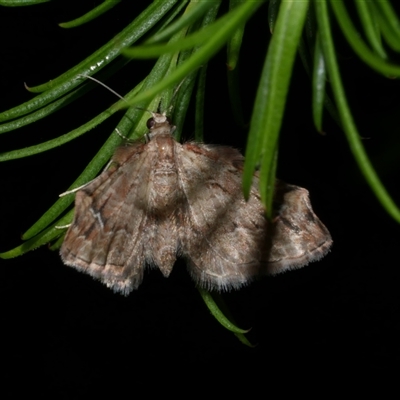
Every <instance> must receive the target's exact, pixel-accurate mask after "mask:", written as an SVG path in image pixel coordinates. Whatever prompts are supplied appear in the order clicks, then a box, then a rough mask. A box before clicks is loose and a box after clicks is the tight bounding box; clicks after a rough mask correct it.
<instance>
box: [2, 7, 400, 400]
mask: <svg viewBox="0 0 400 400" xmlns="http://www.w3.org/2000/svg"><path fill="white" fill-rule="evenodd" d="M55 3H57V4H55ZM133 3H137V2H122V4H120V5H119V6H118V7H116V8H115V9H114V10H112V11H111V12H110V13H108V14H106V15H104V16H102V17H101V18H100V19H99V20H97V21H94V22H92V23H91V24H89V25H88V26H85V27H81V28H76V29H70V30H65V29H61V28H59V27H58V25H57V23H59V22H62V21H66V20H70V19H73V18H75V17H77V16H79V15H81V14H83V13H84V12H85V11H87V10H89V9H90V8H91V7H92V6H93V5H96V4H97V3H96V2H89V1H87V2H85V1H82V2H81V3H80V5H79V8H78V6H76V7H75V6H74V7H72V6H71V5H70V2H68V1H59V2H53V3H50V4H44V5H40V6H35V7H26V8H14V9H8V8H1V9H0V30H1V37H2V47H1V62H0V71H1V72H0V91H1V94H2V95H1V99H0V105H1V107H0V111H3V110H7V109H8V108H10V107H12V106H16V105H18V104H20V103H22V102H24V101H27V100H29V99H30V98H32V96H33V95H32V94H30V93H29V92H27V91H26V90H25V89H24V87H23V82H26V83H27V84H28V86H34V85H37V84H40V83H44V82H46V81H48V80H50V79H53V78H55V77H57V76H58V75H59V74H61V73H62V72H64V71H66V70H67V69H69V68H70V67H72V66H74V65H75V64H76V63H77V62H79V61H81V60H82V59H83V58H85V57H86V56H88V55H89V54H91V53H92V52H93V51H95V50H96V49H97V48H98V47H100V46H101V45H103V44H104V43H106V42H107V41H108V40H110V39H111V38H112V37H113V36H114V35H115V34H116V33H118V32H119V31H120V30H121V29H122V28H124V27H125V26H126V25H127V24H128V23H129V22H130V21H131V20H132V18H134V16H135V15H137V13H138V12H139V9H135V6H134V4H133ZM139 3H140V2H139ZM143 3H144V2H143ZM136 7H137V6H136ZM266 16H267V7H265V6H264V7H263V8H261V9H260V10H259V11H258V13H257V15H255V16H254V17H253V18H252V20H251V21H250V22H249V24H248V27H247V28H246V34H245V38H244V43H243V48H242V55H241V65H240V68H241V71H240V72H241V79H242V91H243V97H242V100H243V106H244V108H245V111H246V113H247V114H246V116H247V117H249V115H250V112H251V109H252V106H253V102H254V98H255V90H256V87H257V81H258V78H259V76H260V72H261V68H262V64H263V60H264V57H265V52H266V49H267V45H268V40H269V31H268V28H267V25H266ZM336 40H337V43H338V57H339V62H340V66H341V73H342V75H343V80H344V82H345V85H346V86H345V87H346V93H347V95H348V98H349V103H350V105H351V108H352V111H353V114H354V117H355V121H356V124H357V126H358V128H359V131H360V134H361V136H362V137H363V138H364V141H363V143H364V145H365V147H366V148H367V151H368V154H369V155H370V157H371V159H372V161H373V163H374V165H375V167H376V168H377V170H378V173H379V175H380V177H381V179H382V180H383V182H384V184H385V185H386V187H387V188H388V190H389V192H390V193H391V194H392V195H393V197H394V199H395V201H397V203H398V204H400V196H399V193H398V190H397V188H398V182H399V179H398V176H399V165H400V163H399V160H398V153H399V150H400V147H399V145H400V142H399V137H400V136H399V133H400V132H399V115H400V114H399V110H400V95H399V90H398V89H399V82H398V81H396V80H393V79H387V78H385V77H382V76H380V75H378V74H376V73H374V72H373V71H371V70H370V69H369V68H367V67H366V66H364V65H363V64H361V63H360V62H359V61H358V59H357V58H356V57H355V56H354V54H353V53H352V51H351V50H350V49H349V48H348V47H347V46H346V45H345V43H344V42H343V40H342V38H341V36H340V34H338V35H337V37H336ZM225 62H226V57H225V50H222V51H221V52H220V53H219V54H218V55H217V56H216V57H215V58H214V59H213V60H212V61H211V62H210V65H209V68H208V86H207V93H206V110H205V121H204V124H205V141H206V142H209V143H222V144H227V145H230V146H234V147H237V148H239V149H241V150H242V151H243V150H244V148H245V143H246V132H245V131H241V130H240V129H239V128H238V127H237V126H235V124H234V123H233V122H232V112H231V110H230V108H229V102H228V94H227V85H226V66H225ZM152 65H153V61H151V60H150V61H132V62H131V63H130V64H128V66H127V67H126V68H124V69H123V70H121V72H120V73H118V74H117V75H116V76H115V77H113V78H112V79H110V80H108V81H107V84H108V85H109V86H111V87H112V88H113V89H114V90H116V91H118V92H120V93H121V94H124V93H125V92H126V91H127V90H128V89H129V88H130V87H132V86H134V84H135V83H136V82H138V81H139V80H140V79H141V78H142V77H144V76H145V75H146V74H147V71H148V69H149V68H150V67H151V66H152ZM115 101H116V99H115V98H114V97H113V95H111V94H110V93H107V92H106V91H105V90H104V89H103V88H99V89H96V90H94V91H93V92H91V93H90V94H89V95H88V96H87V97H85V99H84V100H81V101H78V102H76V103H75V104H72V105H70V106H68V107H67V108H65V109H64V110H62V111H61V112H58V113H56V114H53V115H52V116H50V117H49V118H47V119H46V120H45V121H40V122H38V123H36V124H33V125H30V126H27V127H24V128H22V129H20V130H18V131H14V132H12V133H6V134H3V135H2V137H1V138H0V143H1V150H2V151H6V150H11V149H16V148H20V147H23V146H28V145H33V144H35V143H40V142H41V141H45V140H49V139H51V138H53V137H56V136H58V135H60V134H64V133H66V132H68V131H69V130H71V129H73V128H75V127H78V126H79V125H80V124H82V123H84V122H85V121H87V120H89V119H90V118H92V117H93V116H94V115H96V114H97V113H99V112H101V111H102V110H103V109H104V108H106V107H107V106H109V105H110V104H112V103H114V102H115ZM310 105H311V99H310V82H309V80H308V77H307V75H306V74H305V72H304V69H303V67H302V65H301V63H300V62H299V61H297V62H296V64H295V71H294V75H293V79H292V82H291V87H290V93H289V99H288V105H287V109H286V113H285V118H284V124H283V127H282V136H281V142H280V154H279V168H278V176H279V177H280V178H281V179H283V180H285V181H287V182H290V183H293V184H296V185H299V186H304V187H306V188H307V189H309V191H310V193H311V200H312V203H313V206H314V210H315V212H316V213H317V214H318V216H319V217H320V218H321V220H322V221H323V222H324V223H325V224H326V226H327V227H328V228H329V230H330V231H331V234H332V236H333V240H334V246H333V248H332V251H331V253H330V254H329V255H328V256H327V257H326V258H325V259H323V260H322V261H320V262H318V263H314V264H312V265H310V266H308V267H306V268H304V269H302V270H300V271H296V272H291V273H287V274H284V275H282V276H278V277H275V278H269V279H264V280H262V281H259V282H256V283H254V284H252V285H251V286H249V287H248V288H245V289H243V290H241V291H239V292H234V293H229V294H226V295H224V298H225V300H226V302H227V304H228V306H229V307H230V310H231V311H232V313H233V315H234V316H235V318H236V320H237V323H238V325H239V326H241V327H244V328H250V327H251V328H252V329H251V331H250V333H249V334H248V338H249V340H250V341H251V342H252V343H254V344H257V346H256V347H255V348H253V349H251V348H247V347H245V346H244V345H243V344H241V343H240V342H239V341H238V340H237V338H236V337H235V336H234V335H233V334H232V333H230V332H228V331H226V330H225V329H224V328H223V327H221V326H220V325H219V324H218V322H216V320H214V318H213V317H212V316H211V315H210V313H209V311H208V310H207V308H206V307H205V305H204V304H203V302H202V299H201V298H200V296H199V294H198V292H197V290H196V288H195V287H194V285H193V283H192V281H191V280H190V278H189V276H188V274H187V273H186V270H185V266H184V264H183V263H182V262H178V263H177V265H176V266H175V268H174V271H173V273H172V275H171V276H170V278H168V279H167V280H166V279H164V278H163V277H162V276H161V273H159V272H158V271H151V272H149V273H148V274H146V276H145V279H144V282H143V284H142V285H141V286H140V288H139V290H137V291H136V292H134V293H132V294H131V295H130V296H129V297H127V298H124V297H122V296H120V295H116V294H113V293H112V292H111V291H110V290H109V289H107V288H106V287H105V286H103V285H101V284H100V283H99V282H96V281H94V280H92V279H91V278H90V277H88V276H86V275H84V274H80V273H78V272H76V271H75V270H73V269H71V268H69V267H66V266H64V265H63V263H62V262H61V260H60V257H59V255H58V252H52V251H50V250H49V249H48V248H46V247H42V248H40V249H37V250H35V251H34V252H30V253H28V254H26V255H24V256H22V257H20V258H17V259H12V260H0V268H1V269H0V295H1V299H0V301H1V304H2V324H1V325H2V328H1V330H2V337H3V339H2V344H3V349H2V354H3V356H2V362H3V364H4V366H5V367H6V368H5V369H4V370H3V371H6V373H5V374H4V375H3V379H4V382H6V383H12V384H11V385H10V391H11V392H10V393H14V394H15V393H19V392H20V391H24V390H26V389H29V390H30V391H31V392H30V393H41V394H45V395H47V394H49V395H52V396H54V397H55V398H84V397H87V396H90V395H94V394H95V393H97V392H99V393H113V394H114V395H115V394H117V393H122V392H125V391H126V393H132V395H134V392H135V390H134V388H135V386H134V385H136V384H137V383H138V382H142V383H143V382H144V379H145V378H146V377H147V378H148V377H149V376H152V379H153V380H154V381H158V378H159V377H160V378H161V377H164V378H165V377H169V376H174V378H173V380H172V381H170V386H172V387H175V385H178V386H182V382H183V381H182V378H184V379H185V382H186V378H187V376H192V377H193V380H194V382H195V384H196V385H198V386H203V387H208V385H209V384H210V382H214V383H215V381H218V382H219V384H220V386H221V387H224V386H225V385H227V386H230V387H232V385H233V386H235V384H236V383H238V382H239V381H240V383H242V384H244V385H245V386H248V387H249V388H250V387H254V386H258V385H260V384H261V385H264V384H265V383H268V384H273V383H274V382H275V381H276V379H277V378H285V379H286V380H287V383H288V385H289V383H290V382H291V380H292V377H295V376H300V377H301V376H309V377H313V379H316V377H317V376H320V375H323V376H325V377H328V378H329V379H332V380H333V381H336V382H341V381H342V379H343V378H344V377H345V376H347V375H348V376H353V375H357V374H360V375H362V374H366V373H372V374H374V375H375V376H377V375H378V374H380V373H386V372H388V371H392V372H393V371H395V370H396V368H397V366H398V362H399V355H400V353H399V346H398V342H399V339H398V336H399V333H400V319H399V314H400V309H399V305H400V302H399V298H398V286H399V283H400V272H399V270H400V265H399V261H398V257H397V252H398V246H399V234H400V228H399V226H398V224H397V223H396V222H394V221H393V220H392V219H391V218H390V216H389V215H388V214H387V213H386V212H385V211H384V210H383V209H382V207H381V206H380V204H379V203H378V201H377V200H376V198H375V196H374V195H373V193H372V192H371V190H370V189H369V188H368V186H367V185H366V183H365V181H364V180H363V178H362V176H361V175H360V173H359V171H358V169H357V167H356V165H355V162H354V160H353V158H352V155H351V153H350V150H349V147H348V145H347V141H346V139H345V136H344V133H343V132H341V131H340V130H339V129H338V128H337V126H336V125H335V124H334V123H333V121H332V120H331V119H330V118H329V117H326V118H325V120H324V131H325V133H326V135H324V136H323V135H320V134H318V133H317V132H316V131H315V129H314V127H313V125H312V120H311V107H310ZM120 117H121V115H117V116H114V117H113V118H112V119H111V121H110V122H106V123H104V124H102V125H101V126H99V127H98V128H96V129H94V130H92V131H91V132H89V133H88V134H86V135H85V137H81V138H79V139H77V140H75V141H74V142H73V143H69V144H68V145H65V146H64V147H62V148H58V149H55V150H52V151H49V152H47V153H45V154H40V155H37V156H33V157H29V158H26V159H23V160H15V161H11V162H7V163H2V164H1V165H0V176H1V181H0V182H1V192H0V201H1V203H0V212H1V221H2V224H1V225H2V229H1V231H0V239H1V241H0V251H6V250H9V249H10V248H13V247H15V246H17V245H19V244H20V243H21V242H20V235H21V234H22V233H23V232H24V231H26V230H27V229H28V228H29V227H30V226H31V225H32V224H33V223H34V222H35V221H36V220H37V219H38V218H39V217H40V216H41V215H42V213H43V212H44V211H46V210H47V209H48V207H50V206H51V204H53V203H54V202H55V201H56V200H57V196H58V194H59V193H61V192H63V191H65V190H66V188H67V187H68V186H69V185H70V183H71V182H72V181H73V180H74V179H75V177H76V176H77V175H78V173H79V172H80V171H81V170H82V169H83V167H84V166H85V165H86V163H87V162H88V161H89V160H90V159H91V157H92V156H93V155H94V154H95V153H96V152H97V150H98V149H99V147H100V145H101V143H102V141H104V140H105V138H107V137H108V135H109V134H110V133H111V132H112V130H113V128H114V126H115V125H116V123H117V121H118V120H119V118H120ZM184 132H185V134H184V135H185V136H186V139H190V138H191V137H193V135H194V131H193V116H192V115H191V114H190V113H189V115H188V117H187V120H186V123H185V127H184ZM228 378H229V379H228ZM310 379H311V378H310ZM14 382H16V383H14ZM22 382H24V384H22ZM3 387H5V386H3ZM6 387H8V385H7V386H6ZM150 389H151V388H150ZM7 390H8V389H7ZM248 393H249V394H250V393H251V391H249V392H248ZM265 393H266V394H267V395H268V389H267V387H265Z"/></svg>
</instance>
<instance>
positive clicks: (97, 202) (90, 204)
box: [60, 144, 151, 295]
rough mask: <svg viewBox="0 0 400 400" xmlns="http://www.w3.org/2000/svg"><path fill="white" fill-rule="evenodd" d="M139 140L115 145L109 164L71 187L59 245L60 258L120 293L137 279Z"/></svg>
mask: <svg viewBox="0 0 400 400" xmlns="http://www.w3.org/2000/svg"><path fill="white" fill-rule="evenodd" d="M145 146H146V145H144V144H136V145H133V146H125V147H120V148H119V149H117V151H116V153H115V155H114V157H113V161H114V163H112V164H111V167H110V168H109V169H108V170H106V171H104V172H103V173H102V174H101V175H100V176H99V177H97V178H96V179H94V180H93V181H92V182H90V183H89V184H88V185H86V186H85V187H84V188H83V189H81V190H79V191H78V192H77V194H76V198H75V214H74V219H73V221H72V224H71V226H70V227H69V229H68V231H67V233H66V236H65V239H64V242H63V244H62V247H61V251H60V253H61V257H62V259H63V261H64V263H65V264H67V265H70V266H72V267H74V268H76V269H77V270H79V271H81V272H85V273H88V274H90V275H91V276H93V277H94V278H96V279H99V280H100V281H102V282H103V283H104V284H106V285H107V286H108V287H109V288H111V289H113V290H114V291H115V292H121V293H122V294H125V295H127V294H128V293H129V292H130V291H132V290H133V289H136V288H137V287H138V286H139V284H140V283H141V281H142V279H143V271H144V264H145V252H144V243H146V237H144V236H143V231H144V230H143V228H144V226H145V225H146V220H147V215H146V196H147V193H146V190H145V189H146V187H145V185H141V184H140V183H141V182H142V181H143V179H146V176H148V175H149V172H150V168H149V165H151V163H149V162H148V160H147V153H146V152H145V151H144V148H145ZM128 161H129V162H128Z"/></svg>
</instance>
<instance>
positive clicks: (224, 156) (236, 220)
mask: <svg viewBox="0 0 400 400" xmlns="http://www.w3.org/2000/svg"><path fill="white" fill-rule="evenodd" d="M151 114H152V118H150V119H149V120H148V122H147V126H148V128H149V133H148V134H147V136H146V138H147V140H146V142H135V143H133V144H126V145H123V146H121V147H119V148H118V149H117V150H116V151H115V154H114V156H113V158H112V161H111V163H110V166H109V167H108V168H107V169H106V170H105V171H104V172H103V173H102V174H100V175H99V176H98V177H97V178H95V179H94V180H92V181H91V182H89V183H88V184H86V185H85V186H84V187H82V188H81V189H80V190H78V191H77V193H76V198H75V214H74V218H73V221H72V224H71V225H70V227H69V228H68V231H67V233H66V235H65V239H64V242H63V244H62V247H61V258H62V260H63V262H64V263H65V264H66V265H69V266H72V267H74V268H76V269H77V270H78V271H82V272H85V273H87V274H90V275H91V276H92V277H94V278H96V279H99V280H100V281H101V282H103V283H104V284H106V285H107V286H108V287H109V288H111V289H113V290H114V291H115V292H119V293H121V294H124V295H128V294H129V293H130V292H131V291H132V290H134V289H137V288H138V286H139V285H140V283H141V282H142V280H143V274H144V270H145V268H146V266H149V267H157V268H158V269H159V270H160V271H161V272H162V274H163V275H164V276H165V277H168V276H169V275H170V273H171V271H172V268H173V266H174V263H175V261H176V259H177V257H183V258H184V259H185V260H186V263H187V269H188V271H189V273H190V275H191V277H192V278H193V280H194V281H195V283H196V284H198V285H200V286H201V287H204V288H206V289H208V290H217V291H226V290H230V289H238V288H240V287H242V286H243V285H247V284H248V283H249V282H251V281H252V280H253V279H255V278H257V277H259V276H261V275H264V274H277V273H280V272H284V271H287V270H290V269H294V268H300V267H303V266H304V265H306V264H308V263H309V262H312V261H316V260H319V259H320V258H322V257H323V256H324V255H325V254H326V253H327V252H328V250H329V248H330V247H331V245H332V239H331V236H330V234H329V231H328V230H327V228H326V227H325V226H324V224H323V223H322V222H321V221H320V220H319V219H318V217H317V216H316V215H315V214H314V212H313V209H312V207H311V203H310V199H309V195H308V191H307V190H306V189H304V188H301V187H298V186H294V185H289V184H286V183H284V182H280V181H277V183H276V187H275V194H274V217H273V219H272V221H271V222H268V220H267V218H266V217H265V210H264V207H263V205H262V204H261V200H260V195H259V191H258V186H259V176H258V173H255V174H254V178H253V184H252V188H251V192H250V197H249V199H248V201H246V200H245V199H244V197H243V193H242V171H243V162H244V158H243V156H242V155H241V154H240V153H239V152H238V151H237V150H235V149H233V148H231V147H225V146H216V145H208V144H202V143H194V142H187V143H184V144H181V143H178V142H177V141H176V140H175V139H174V137H173V136H172V133H173V132H174V130H175V127H174V126H173V125H172V124H171V122H170V120H169V119H168V118H167V117H166V115H165V114H159V113H151Z"/></svg>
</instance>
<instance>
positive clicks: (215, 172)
mask: <svg viewBox="0 0 400 400" xmlns="http://www.w3.org/2000/svg"><path fill="white" fill-rule="evenodd" d="M177 149H178V155H179V156H178V157H177V165H178V171H179V177H180V185H181V188H182V191H183V193H184V195H185V197H186V205H185V210H184V224H183V229H182V235H181V243H182V254H183V256H184V257H185V258H186V259H187V264H188V270H189V272H190V274H191V276H192V278H193V279H194V280H195V281H196V283H198V284H199V285H200V286H203V287H205V288H207V289H216V290H229V289H231V288H239V287H240V286H242V285H245V284H247V283H248V282H249V281H250V280H252V279H253V278H254V277H255V276H257V275H259V273H260V268H261V265H262V262H263V259H264V261H265V262H266V251H267V247H268V244H267V236H266V233H267V220H266V218H265V216H264V208H263V207H262V205H261V202H260V199H259V196H258V191H257V190H255V189H254V188H253V189H252V194H251V197H250V199H249V201H248V202H246V201H245V199H244V197H243V194H242V166H243V156H242V155H241V154H240V153H239V152H238V151H237V150H235V149H232V148H229V147H222V146H209V145H203V144H194V143H186V144H184V145H183V146H181V147H178V148H177Z"/></svg>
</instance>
